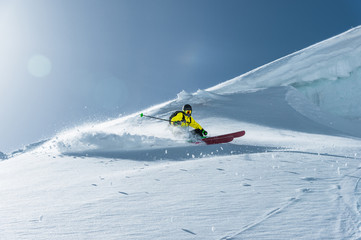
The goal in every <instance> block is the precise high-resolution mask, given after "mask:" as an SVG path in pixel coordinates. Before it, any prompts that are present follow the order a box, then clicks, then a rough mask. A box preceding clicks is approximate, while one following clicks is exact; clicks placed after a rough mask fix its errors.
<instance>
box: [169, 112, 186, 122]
mask: <svg viewBox="0 0 361 240" xmlns="http://www.w3.org/2000/svg"><path fill="white" fill-rule="evenodd" d="M182 120H183V113H182V112H180V113H178V114H177V115H175V116H174V117H173V118H172V119H171V123H172V125H173V124H174V122H178V121H179V122H180V121H182Z"/></svg>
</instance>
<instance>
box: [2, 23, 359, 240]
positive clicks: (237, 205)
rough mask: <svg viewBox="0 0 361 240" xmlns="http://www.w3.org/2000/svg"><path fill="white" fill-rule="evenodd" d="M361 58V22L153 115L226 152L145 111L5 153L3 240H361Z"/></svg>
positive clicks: (180, 98) (178, 100)
mask: <svg viewBox="0 0 361 240" xmlns="http://www.w3.org/2000/svg"><path fill="white" fill-rule="evenodd" d="M360 51H361V28H360V27H358V28H355V29H352V30H350V31H348V32H346V33H344V34H341V35H339V36H336V37H334V38H331V39H329V40H326V41H324V42H321V43H319V44H316V45H314V46H311V47H309V48H307V49H304V50H302V51H299V52H296V53H294V54H291V55H290V56H286V57H284V58H282V59H280V60H277V61H275V62H273V63H270V64H268V65H266V66H263V67H260V68H258V69H256V70H254V71H252V72H249V73H247V74H244V75H242V76H240V77H238V78H235V79H233V80H230V81H227V82H225V83H222V84H220V85H218V86H215V87H213V88H210V89H208V90H199V91H197V92H196V93H187V92H184V91H182V92H180V93H179V94H178V97H177V98H176V99H175V100H172V101H169V102H166V103H163V104H160V105H157V106H153V107H151V108H149V109H146V110H144V111H143V112H144V114H146V115H153V116H157V117H160V118H165V119H167V118H168V116H169V115H170V114H171V113H172V112H173V111H175V110H179V109H180V108H181V106H182V105H184V104H185V103H189V104H191V105H192V106H193V110H194V111H193V116H194V118H195V119H196V120H197V121H198V122H199V123H200V124H201V125H202V126H203V127H204V128H205V129H206V130H207V131H208V132H209V135H210V136H212V135H213V136H214V135H218V134H223V133H229V132H234V131H238V130H246V135H245V136H244V137H241V138H238V139H235V140H234V141H233V142H232V143H229V144H219V145H210V146H207V145H195V144H191V143H188V142H187V141H186V139H187V133H185V132H178V131H177V129H174V128H171V127H170V126H169V125H168V123H167V122H166V121H158V120H154V119H149V118H145V117H143V118H140V116H139V113H135V114H133V115H129V116H125V117H122V118H119V119H114V120H111V121H107V122H103V123H94V124H86V125H84V126H79V127H78V128H75V129H70V130H68V131H66V132H63V133H59V134H58V135H57V136H55V137H54V138H53V139H50V140H47V141H42V142H39V143H35V144H30V145H28V146H27V147H25V148H24V149H21V150H19V151H16V152H14V153H12V154H9V156H5V157H3V158H4V160H2V161H1V162H0V176H1V181H0V195H1V198H0V206H1V208H0V214H1V216H2V217H1V218H0V239H167V240H168V239H233V240H237V239H359V238H361V221H360V220H361V218H360V211H361V208H360V206H361V198H360V197H361V195H360V193H361V184H360V180H361V170H360V166H361V165H360V162H361V161H360V160H361V148H360V144H361V139H360V137H361V136H360V135H361V131H360V130H361V129H360V120H359V118H360V115H361V110H360V109H359V105H358V104H357V103H358V102H359V100H360V99H359V98H360V96H359V95H358V94H356V93H357V92H358V88H359V86H360V84H358V81H360V78H359V77H358V76H359V75H360V66H361V60H360V59H361V57H360V56H361V55H360ZM6 158H7V159H6Z"/></svg>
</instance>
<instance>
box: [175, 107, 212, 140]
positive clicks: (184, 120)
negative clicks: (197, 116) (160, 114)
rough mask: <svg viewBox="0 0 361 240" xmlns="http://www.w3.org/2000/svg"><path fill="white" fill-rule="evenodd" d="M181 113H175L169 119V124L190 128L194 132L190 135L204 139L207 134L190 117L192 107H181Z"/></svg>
mask: <svg viewBox="0 0 361 240" xmlns="http://www.w3.org/2000/svg"><path fill="white" fill-rule="evenodd" d="M182 110H183V111H176V112H174V113H173V114H172V115H171V116H170V117H169V124H171V125H173V126H180V127H188V126H191V127H192V128H194V130H192V131H191V134H193V135H195V136H197V135H198V136H200V137H205V136H206V135H207V134H208V132H207V131H206V130H204V129H203V128H202V127H201V125H199V124H198V123H197V122H196V121H195V120H194V119H193V117H192V116H191V115H192V107H191V105H189V104H186V105H184V106H183V109H182Z"/></svg>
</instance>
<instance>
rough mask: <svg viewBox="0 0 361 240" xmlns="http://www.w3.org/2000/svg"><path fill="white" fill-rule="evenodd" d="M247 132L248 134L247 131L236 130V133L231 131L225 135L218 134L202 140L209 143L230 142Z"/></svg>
mask: <svg viewBox="0 0 361 240" xmlns="http://www.w3.org/2000/svg"><path fill="white" fill-rule="evenodd" d="M245 134H246V132H245V131H239V132H234V133H229V134H224V135H218V136H214V137H208V138H203V139H202V141H203V142H205V143H206V144H207V145H211V144H219V143H228V142H231V141H233V139H234V138H238V137H242V136H244V135H245Z"/></svg>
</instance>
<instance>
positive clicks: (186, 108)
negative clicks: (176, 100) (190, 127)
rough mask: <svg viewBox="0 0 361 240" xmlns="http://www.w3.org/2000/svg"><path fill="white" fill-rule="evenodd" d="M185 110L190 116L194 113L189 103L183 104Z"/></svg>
mask: <svg viewBox="0 0 361 240" xmlns="http://www.w3.org/2000/svg"><path fill="white" fill-rule="evenodd" d="M183 112H185V113H186V115H188V116H190V115H191V114H192V107H191V105H189V104H186V105H184V106H183Z"/></svg>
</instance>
